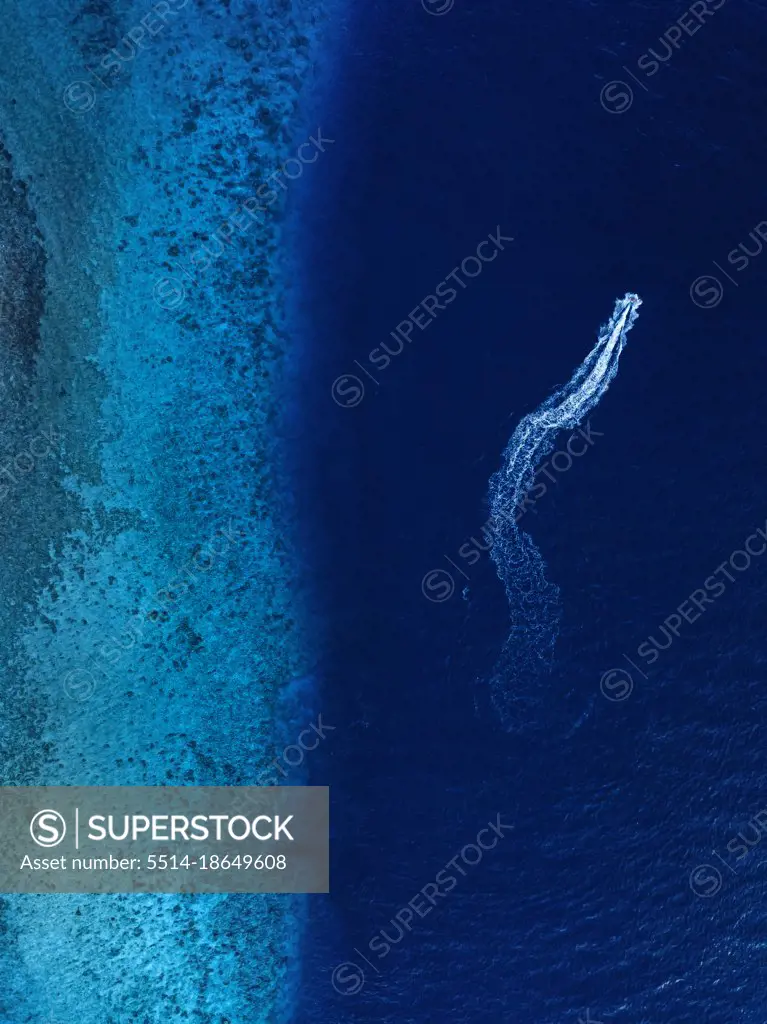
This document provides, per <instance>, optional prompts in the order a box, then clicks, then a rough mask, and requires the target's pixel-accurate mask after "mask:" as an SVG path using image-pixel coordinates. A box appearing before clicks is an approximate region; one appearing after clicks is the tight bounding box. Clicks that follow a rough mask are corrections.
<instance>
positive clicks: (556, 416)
mask: <svg viewBox="0 0 767 1024" xmlns="http://www.w3.org/2000/svg"><path fill="white" fill-rule="evenodd" d="M641 304H642V300H641V299H640V298H639V296H638V295H634V294H633V293H627V294H626V295H625V296H624V297H623V298H622V299H618V300H617V301H616V303H615V309H614V311H613V315H612V316H611V317H610V320H609V321H608V323H607V324H605V325H604V326H603V327H602V328H601V330H600V332H599V338H598V340H597V343H596V345H595V346H594V348H593V349H592V350H591V352H589V354H588V355H587V356H586V358H585V359H584V361H583V362H582V363H581V365H580V366H579V367H578V369H577V370H576V371H575V373H574V374H573V376H572V378H571V379H570V380H569V381H568V383H567V384H565V385H564V386H563V387H561V388H559V389H558V390H557V391H555V392H554V394H552V395H551V396H550V397H549V398H547V399H546V401H545V402H544V403H543V404H542V405H541V406H539V408H538V409H536V410H535V412H532V413H530V414H529V415H528V416H525V417H524V419H522V420H521V421H520V422H519V424H518V426H517V429H516V430H515V431H514V433H513V434H512V436H511V440H510V441H509V443H508V445H507V446H506V450H505V451H504V453H503V464H502V466H501V468H500V469H499V470H498V472H497V473H494V474H493V476H492V477H491V478H490V511H491V519H492V522H493V526H494V529H493V532H494V535H495V542H494V544H493V547H492V551H491V556H492V558H493V561H494V562H495V565H496V569H497V571H498V576H499V577H500V579H501V580H502V581H503V584H504V586H505V588H506V596H507V598H508V601H509V611H510V614H511V632H510V634H509V638H508V640H507V641H506V643H505V645H504V647H503V650H502V652H501V656H500V658H499V659H498V662H497V663H496V666H495V668H494V670H493V674H492V676H491V678H490V690H491V699H492V702H493V704H494V706H495V708H496V710H497V711H498V713H499V714H500V717H501V720H502V722H503V724H504V726H505V727H506V728H507V729H517V728H522V727H524V726H526V725H527V726H529V725H532V724H534V723H533V721H532V717H533V716H534V715H535V708H536V705H537V702H538V696H539V694H540V687H539V686H538V685H537V684H538V683H539V682H540V680H541V679H542V677H543V676H545V675H546V674H547V673H548V672H549V671H550V670H551V663H552V659H553V653H554V644H555V643H556V639H557V636H558V634H559V621H560V614H561V613H560V605H559V588H558V587H557V586H556V585H555V584H553V583H550V582H549V581H548V580H547V579H546V566H545V563H544V561H543V559H542V557H541V555H540V552H539V551H538V549H537V548H536V547H535V545H534V544H533V542H532V540H531V538H530V537H529V535H528V534H526V533H524V532H523V531H522V530H520V529H519V526H518V520H519V518H520V516H521V510H522V509H523V508H524V505H523V502H524V500H525V497H526V495H527V494H528V492H529V491H530V490H531V488H532V486H533V483H534V479H535V474H536V469H537V467H538V466H539V465H540V464H541V462H542V460H543V459H544V458H545V456H547V455H548V454H549V453H550V452H551V451H552V450H553V449H554V443H555V440H556V437H557V434H558V433H559V432H560V431H561V430H566V429H572V428H573V427H576V426H578V424H579V423H580V422H581V420H582V419H583V417H584V416H586V415H587V413H589V412H590V411H591V410H592V409H593V408H594V407H595V406H596V405H597V404H598V402H599V400H600V399H601V397H602V395H604V393H605V391H607V389H608V387H609V386H610V383H611V382H612V380H613V378H614V377H615V375H616V373H617V372H618V360H619V359H620V354H621V352H622V351H623V349H624V347H625V344H626V335H627V334H628V332H629V331H630V330H631V328H632V327H633V325H634V322H635V320H636V318H637V316H638V315H639V314H638V309H639V306H640V305H641Z"/></svg>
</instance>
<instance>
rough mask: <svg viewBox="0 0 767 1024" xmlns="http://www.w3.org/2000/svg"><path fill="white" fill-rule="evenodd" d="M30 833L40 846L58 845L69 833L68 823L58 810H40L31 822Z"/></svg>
mask: <svg viewBox="0 0 767 1024" xmlns="http://www.w3.org/2000/svg"><path fill="white" fill-rule="evenodd" d="M29 834H30V835H31V836H32V838H33V839H34V841H35V842H36V843H37V845H38V846H45V847H46V848H50V847H51V846H58V845H59V843H60V842H61V841H62V840H63V838H64V836H65V835H66V834H67V823H66V822H65V821H64V818H63V817H62V816H61V815H60V814H59V812H58V811H51V810H45V811H38V812H37V814H36V815H35V816H34V818H33V819H32V821H31V822H30V823H29Z"/></svg>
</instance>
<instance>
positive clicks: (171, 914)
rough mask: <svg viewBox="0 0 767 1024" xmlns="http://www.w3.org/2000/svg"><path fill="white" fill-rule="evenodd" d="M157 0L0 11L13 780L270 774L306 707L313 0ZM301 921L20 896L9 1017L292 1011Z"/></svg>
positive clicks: (261, 907) (5, 573)
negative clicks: (302, 436)
mask: <svg viewBox="0 0 767 1024" xmlns="http://www.w3.org/2000/svg"><path fill="white" fill-rule="evenodd" d="M158 6H160V7H161V11H160V13H161V14H162V15H163V17H162V18H160V19H159V21H158V19H157V11H155V15H151V14H150V17H149V20H144V21H143V22H142V19H146V18H147V14H148V12H151V7H150V6H149V5H146V4H138V3H135V4H134V3H121V2H115V3H111V4H95V5H94V4H83V5H80V4H77V3H70V2H65V3H63V4H62V3H60V4H56V5H54V4H52V3H48V2H47V0H45V2H42V0H41V2H37V3H34V4H31V5H30V4H28V3H24V4H22V3H17V2H16V0H5V2H4V3H3V7H2V12H0V21H1V22H2V25H3V31H4V34H5V37H6V47H7V52H8V53H11V54H13V60H12V61H5V62H4V64H3V68H2V70H0V142H2V144H3V146H4V151H3V154H2V162H0V189H2V190H3V191H2V206H3V210H4V214H5V216H4V222H5V226H4V228H3V233H2V234H0V252H1V253H2V256H3V272H2V274H0V289H3V295H4V298H5V299H6V301H5V302H4V307H3V309H4V315H3V318H2V319H0V335H2V337H0V344H1V345H2V349H3V355H2V358H3V369H4V374H3V383H4V388H5V391H4V431H3V439H2V446H3V450H2V454H3V456H4V458H5V459H6V460H13V459H16V458H18V457H19V456H20V455H23V453H24V452H25V451H27V449H28V447H29V445H30V444H34V447H33V448H32V449H31V451H32V452H33V455H31V456H28V457H26V458H23V457H22V458H21V462H20V464H19V465H20V468H19V469H18V471H17V472H16V473H15V474H14V480H13V482H11V481H10V480H9V481H8V493H7V494H5V495H4V501H3V520H2V523H1V524H0V533H2V540H1V543H2V546H3V562H2V570H0V571H1V572H2V577H3V590H4V594H5V595H6V596H7V601H6V602H4V605H3V609H2V612H0V629H1V630H2V635H3V641H4V647H5V649H6V651H7V652H9V669H8V672H7V678H6V686H5V688H4V694H3V703H2V710H1V713H0V737H1V739H2V760H3V766H4V777H5V780H6V783H7V784H59V785H74V784H83V785H96V784H110V785H115V784H136V785H138V784H154V785H158V784H208V785H210V784H218V785H223V784H244V783H249V782H250V783H252V782H259V781H261V780H262V778H263V776H264V773H265V772H266V770H267V768H266V766H267V764H268V763H269V762H270V761H271V760H272V759H273V757H274V754H275V751H276V749H278V747H279V746H280V744H283V743H284V742H285V741H286V739H285V738H286V736H288V737H289V732H290V728H291V725H290V723H291V721H292V720H293V718H300V716H301V714H302V713H303V708H304V705H305V703H306V699H307V698H306V685H301V686H299V687H296V686H294V685H291V680H294V679H299V678H304V677H306V674H307V669H308V667H309V666H310V664H311V651H312V642H313V641H312V638H311V636H310V635H309V633H308V630H307V625H306V617H305V603H304V600H303V598H302V589H301V581H300V578H299V572H298V569H297V557H296V551H295V544H294V542H293V527H292V521H291V509H290V504H289V502H288V501H287V500H285V497H284V495H285V493H286V490H287V486H286V481H285V479H283V477H282V475H281V472H280V470H279V469H278V468H277V467H279V466H280V465H281V459H280V455H279V451H278V450H277V449H278V441H277V437H278V436H279V433H280V431H279V424H280V407H281V394H282V389H283V388H284V381H285V379H286V378H285V366H286V360H288V359H289V358H290V352H291V348H290V338H289V332H288V331H287V330H286V327H285V324H286V320H285V302H286V296H285V292H286V286H285V275H286V273H287V272H288V269H289V265H290V254H289V253H288V252H287V250H286V246H285V244H284V240H283V228H282V226H281V219H280V218H281V211H282V210H283V209H284V206H285V200H286V198H288V192H289V188H288V187H287V186H286V188H284V189H282V191H281V194H279V195H278V196H277V198H276V199H275V200H274V201H273V202H270V203H268V204H260V205H263V209H261V210H257V209H256V207H255V204H254V203H253V201H252V197H253V196H254V194H255V192H256V190H257V188H258V187H259V186H260V185H261V183H263V182H264V181H265V180H266V179H267V177H268V176H269V175H270V174H272V173H273V172H274V171H275V170H277V169H278V168H279V167H280V166H281V165H282V164H283V163H284V161H285V160H286V159H288V158H290V157H291V156H292V155H293V154H294V152H295V151H296V147H297V146H298V145H301V144H302V143H304V142H305V141H306V139H307V138H309V130H308V129H306V128H305V126H304V124H303V122H302V120H301V118H302V115H301V106H300V103H301V98H302V96H303V95H304V94H305V93H306V90H307V89H308V88H309V87H310V85H311V82H312V79H313V64H314V61H315V60H316V57H317V54H318V52H319V50H320V48H321V45H322V43H321V39H322V35H321V33H322V26H323V19H322V18H321V15H322V11H321V10H320V8H319V6H318V5H313V6H310V5H308V4H305V5H301V6H298V5H292V4H287V3H279V2H274V3H271V2H268V3H260V4H257V5H252V4H246V3H242V2H236V0H232V2H231V3H227V4H224V5H220V4H213V3H204V2H203V3H200V2H197V3H191V2H186V3H184V2H182V0H175V2H172V3H168V4H165V5H155V8H157V7H158ZM166 8H167V9H166ZM158 25H159V27H158ZM142 29H143V30H142ZM86 65H87V67H86ZM88 69H91V70H88ZM312 134H313V135H314V136H315V139H316V131H314V132H313V133H312ZM304 153H305V154H306V156H307V157H308V156H310V155H313V154H314V153H317V159H322V158H323V157H324V153H323V150H322V146H321V144H319V148H318V146H317V145H316V144H315V145H314V148H311V147H310V148H309V149H306V150H304ZM300 166H301V167H302V171H301V175H299V177H303V174H304V173H307V174H308V173H310V171H311V164H310V163H308V162H307V163H306V164H305V165H304V164H301V165H300ZM288 184H289V187H290V188H293V187H295V188H299V187H303V186H304V185H305V182H303V183H301V184H299V182H298V180H297V178H296V179H293V181H290V182H288ZM265 196H266V193H264V192H262V193H261V198H265ZM249 199H250V200H251V204H250V207H249V208H250V210H251V211H252V212H253V213H256V214H257V216H249V215H248V214H247V213H243V204H245V203H246V202H247V201H248V200H249ZM234 215H238V216H239V221H238V225H239V226H235V227H234V228H232V227H231V218H232V217H233V216H234ZM224 224H228V225H229V229H228V230H227V229H223V230H222V228H221V226H222V225H224ZM246 226H247V230H246ZM203 246H205V248H206V250H207V259H206V258H204V257H202V256H200V255H199V254H200V251H201V248H202V247H203ZM9 297H10V298H9ZM11 300H12V301H11ZM9 310H10V314H9V313H8V311H9ZM40 437H44V438H45V439H46V440H44V441H43V440H40ZM30 458H31V459H32V462H33V465H32V468H31V469H30V470H28V471H27V470H26V469H25V468H24V467H26V466H27V465H28V464H29V460H30ZM309 688H311V685H310V686H309ZM302 724H303V723H302ZM296 781H298V778H297V779H296ZM301 915H302V907H301V904H300V901H299V900H297V899H291V898H286V897H278V896H273V897H270V896H261V897H245V896H236V897H204V898H202V897H197V898H195V897H170V896H166V897H160V896H157V897H148V896H141V897H124V896H91V897H75V896H61V897H55V898H54V897H42V896H30V897H15V898H6V899H4V901H3V904H2V917H3V924H4V939H3V956H2V962H1V963H0V974H1V975H2V980H3V990H4V996H3V1000H2V1002H3V1005H2V1015H3V1019H4V1020H7V1021H9V1022H13V1024H27V1022H37V1021H43V1020H46V1021H47V1020H53V1021H58V1020H62V1021H63V1020H71V1019H73V1018H76V1019H78V1020H80V1021H82V1022H83V1024H91V1022H93V1024H96V1022H98V1024H116V1022H122V1021H129V1020H130V1021H133V1020H136V1021H142V1022H143V1021H152V1022H154V1021H160V1020H162V1021H166V1020H168V1019H180V1020H194V1021H199V1022H211V1024H212V1022H214V1021H215V1022H216V1024H222V1022H224V1021H249V1022H256V1021H260V1020H263V1021H267V1020H268V1021H277V1020H281V1019H285V1018H286V1017H287V1016H288V1015H289V1013H290V1006H291V998H292V997H291V992H292V989H293V985H294V984H295V980H296V953H297V943H298V941H299V937H300V931H301V926H300V921H301Z"/></svg>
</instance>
